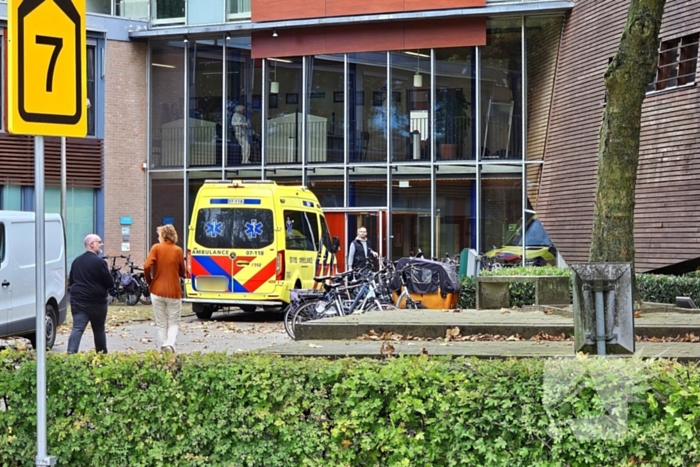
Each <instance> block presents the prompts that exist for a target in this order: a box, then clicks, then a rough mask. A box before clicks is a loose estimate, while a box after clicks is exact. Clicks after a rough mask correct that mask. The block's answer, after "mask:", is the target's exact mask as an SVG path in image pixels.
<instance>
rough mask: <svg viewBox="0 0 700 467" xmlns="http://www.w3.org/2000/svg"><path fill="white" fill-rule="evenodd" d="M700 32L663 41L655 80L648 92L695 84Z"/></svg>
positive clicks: (660, 46)
mask: <svg viewBox="0 0 700 467" xmlns="http://www.w3.org/2000/svg"><path fill="white" fill-rule="evenodd" d="M699 42H700V33H697V32H696V33H693V34H688V35H685V36H682V37H676V38H673V39H668V40H665V41H661V44H660V45H659V58H658V63H657V66H656V74H655V75H654V81H653V82H652V83H650V84H649V88H648V90H647V92H659V91H666V90H672V89H679V88H683V87H687V86H692V85H694V84H695V80H696V75H697V62H698V50H699Z"/></svg>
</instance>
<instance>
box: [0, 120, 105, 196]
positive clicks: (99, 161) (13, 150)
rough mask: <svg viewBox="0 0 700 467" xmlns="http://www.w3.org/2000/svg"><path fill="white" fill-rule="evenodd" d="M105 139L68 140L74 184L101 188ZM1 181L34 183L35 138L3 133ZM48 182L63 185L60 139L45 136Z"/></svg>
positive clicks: (68, 176)
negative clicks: (103, 140) (103, 141)
mask: <svg viewBox="0 0 700 467" xmlns="http://www.w3.org/2000/svg"><path fill="white" fill-rule="evenodd" d="M103 154H104V149H103V143H102V140H101V139H96V138H84V139H80V138H68V139H67V140H66V183H67V185H68V186H69V187H75V188H102V185H103V170H102V167H103ZM0 161H1V163H0V184H10V185H24V186H33V185H34V139H33V137H31V136H15V135H9V134H7V133H0ZM44 161H45V166H44V173H45V183H46V185H47V186H60V185H61V140H60V138H45V144H44Z"/></svg>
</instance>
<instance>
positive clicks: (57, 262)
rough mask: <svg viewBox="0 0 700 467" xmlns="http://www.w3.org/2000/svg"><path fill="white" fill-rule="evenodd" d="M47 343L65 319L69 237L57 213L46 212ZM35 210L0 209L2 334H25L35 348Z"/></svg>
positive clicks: (54, 336)
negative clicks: (67, 243) (67, 238)
mask: <svg viewBox="0 0 700 467" xmlns="http://www.w3.org/2000/svg"><path fill="white" fill-rule="evenodd" d="M45 225H46V230H45V239H44V240H45V251H46V299H45V302H44V304H45V309H46V346H47V347H48V348H51V347H53V344H54V342H55V341H56V329H57V328H58V326H59V325H60V324H62V323H64V322H65V321H66V309H67V306H66V305H67V296H66V237H65V233H64V230H63V221H62V220H61V216H60V215H58V214H46V224H45ZM35 248H36V247H35V242H34V213H33V212H22V211H0V337H7V336H24V337H27V338H28V339H29V340H30V341H31V343H32V346H33V347H34V348H36V334H35V331H36V272H35V270H34V269H35V268H34V265H35V260H34V257H35V254H34V250H35Z"/></svg>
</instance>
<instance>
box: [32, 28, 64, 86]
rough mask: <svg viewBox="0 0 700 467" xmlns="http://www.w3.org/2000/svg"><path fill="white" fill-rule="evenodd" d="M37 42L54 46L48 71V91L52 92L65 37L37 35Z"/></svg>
mask: <svg viewBox="0 0 700 467" xmlns="http://www.w3.org/2000/svg"><path fill="white" fill-rule="evenodd" d="M36 43H37V44H40V45H52V46H53V53H52V54H51V60H50V61H49V69H48V71H47V72H46V92H52V91H53V74H54V72H55V71H56V62H57V61H58V54H60V53H61V49H62V48H63V38H61V37H51V36H36Z"/></svg>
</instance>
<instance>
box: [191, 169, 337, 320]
mask: <svg viewBox="0 0 700 467" xmlns="http://www.w3.org/2000/svg"><path fill="white" fill-rule="evenodd" d="M339 244H340V243H339V240H338V238H337V237H334V238H333V240H331V237H330V233H329V231H328V225H327V224H326V219H325V218H324V216H323V211H322V210H321V204H320V203H319V202H318V199H316V196H314V194H313V193H312V192H311V191H310V190H308V189H307V188H306V187H303V186H284V185H277V183H275V182H274V181H257V180H253V181H248V180H244V181H231V180H207V181H205V182H204V185H203V186H202V187H201V188H200V190H199V192H198V193H197V198H196V200H195V204H194V209H193V211H192V220H191V222H190V225H189V230H188V240H187V258H186V262H187V278H186V279H185V292H186V297H185V298H184V301H186V302H190V303H192V308H193V310H194V312H195V313H196V315H197V317H199V318H201V319H208V318H211V315H212V313H214V312H215V311H217V310H220V309H224V308H228V307H232V306H236V307H239V308H241V309H242V310H243V311H255V310H256V309H257V308H258V307H262V308H263V309H268V310H275V309H277V310H279V309H283V307H284V306H285V305H286V304H288V303H289V300H290V292H291V290H293V289H310V288H314V287H315V286H316V284H315V282H314V280H313V278H314V276H315V275H326V274H334V273H335V272H337V271H336V269H337V265H336V261H335V253H336V252H337V251H338V249H339Z"/></svg>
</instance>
